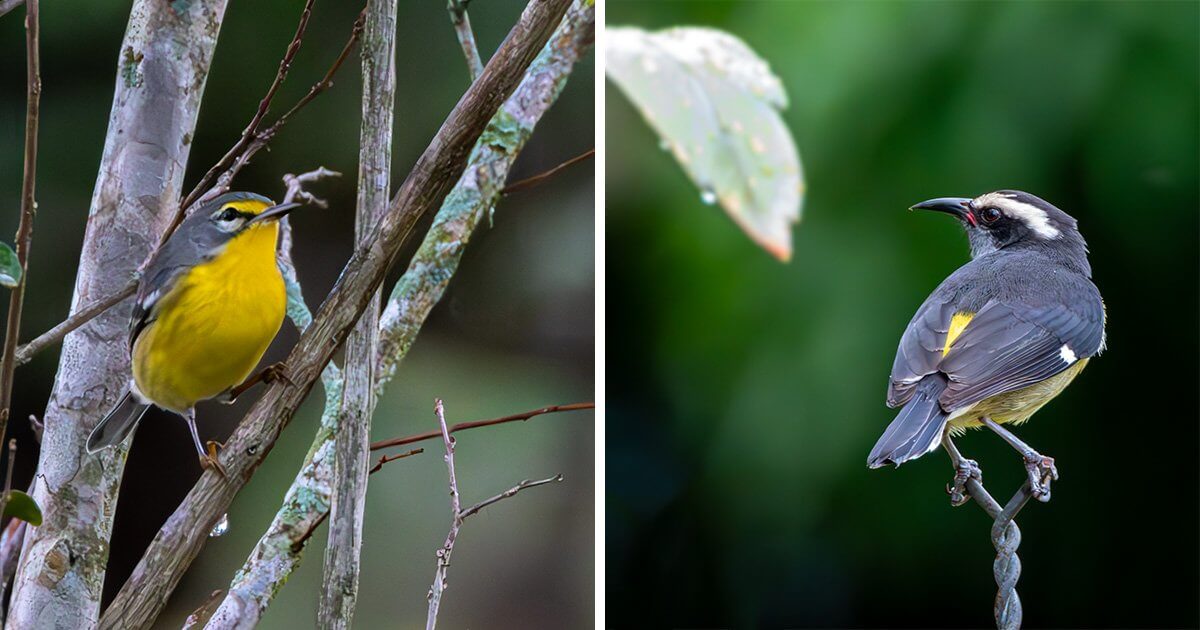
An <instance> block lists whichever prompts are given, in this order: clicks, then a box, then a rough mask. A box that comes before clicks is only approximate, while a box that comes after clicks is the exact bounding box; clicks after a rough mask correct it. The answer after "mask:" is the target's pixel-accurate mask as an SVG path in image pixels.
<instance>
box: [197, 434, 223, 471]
mask: <svg viewBox="0 0 1200 630" xmlns="http://www.w3.org/2000/svg"><path fill="white" fill-rule="evenodd" d="M206 446H207V447H208V452H207V453H206V454H204V455H201V456H200V467H201V468H205V469H208V468H212V469H213V470H215V471H217V474H219V475H221V477H222V478H227V477H228V476H229V475H227V474H225V468H224V467H222V466H221V460H220V459H218V457H217V454H218V452H219V451H220V449H221V448H222V447H223V446H224V445H223V444H221V443H220V442H216V441H213V440H209V441H208V442H207V444H206Z"/></svg>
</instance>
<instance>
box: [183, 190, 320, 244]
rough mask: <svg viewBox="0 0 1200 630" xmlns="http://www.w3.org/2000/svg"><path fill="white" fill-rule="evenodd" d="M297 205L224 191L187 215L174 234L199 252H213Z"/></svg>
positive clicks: (259, 196) (244, 193) (252, 194)
mask: <svg viewBox="0 0 1200 630" xmlns="http://www.w3.org/2000/svg"><path fill="white" fill-rule="evenodd" d="M299 206H300V204H298V203H287V204H281V205H278V206H277V205H275V202H273V201H271V200H270V199H268V198H266V197H264V196H262V195H256V194H254V193H250V192H231V193H225V194H223V195H221V196H219V197H217V198H215V199H213V200H211V201H207V202H205V203H204V204H203V205H201V206H200V207H199V208H197V209H196V210H195V211H194V212H192V213H191V214H189V215H188V217H187V219H185V220H184V221H183V223H182V224H180V226H179V230H178V231H177V232H176V234H177V235H180V236H184V237H186V238H187V240H188V241H190V242H191V243H192V244H194V245H196V246H197V247H199V248H200V249H201V250H202V251H213V250H216V249H217V248H219V247H221V246H222V245H224V244H225V243H228V242H229V241H230V240H232V239H233V238H234V237H236V236H237V235H239V234H242V233H244V232H245V231H246V230H249V229H251V228H253V227H255V226H258V225H263V224H265V223H268V222H271V221H274V220H277V219H280V218H282V217H284V216H286V215H287V214H288V213H289V212H291V211H292V210H293V209H295V208H297V207H299ZM172 238H174V237H172Z"/></svg>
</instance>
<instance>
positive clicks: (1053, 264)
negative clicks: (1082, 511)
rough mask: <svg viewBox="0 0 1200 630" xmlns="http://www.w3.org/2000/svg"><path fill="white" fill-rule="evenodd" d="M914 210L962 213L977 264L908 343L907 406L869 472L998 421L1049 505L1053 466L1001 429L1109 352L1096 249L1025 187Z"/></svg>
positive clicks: (908, 333)
mask: <svg viewBox="0 0 1200 630" xmlns="http://www.w3.org/2000/svg"><path fill="white" fill-rule="evenodd" d="M912 209H923V210H935V211H938V212H946V213H949V214H951V215H954V216H955V217H957V218H958V219H959V220H960V221H961V222H962V224H963V227H964V228H965V229H966V232H967V239H968V240H969V241H970V244H971V261H970V262H968V263H967V264H965V265H963V266H962V267H960V268H959V269H958V270H956V271H955V272H954V273H952V274H950V276H949V277H948V278H946V279H945V280H944V281H943V282H942V284H941V285H940V286H938V288H937V289H936V290H934V292H933V294H932V295H930V296H929V297H928V298H927V299H926V300H925V303H924V304H922V305H921V308H919V309H918V310H917V313H916V315H914V316H913V318H912V321H911V322H909V324H908V328H907V329H905V331H904V335H903V336H902V337H901V338H900V347H899V348H898V349H897V351H896V360H895V362H894V364H893V366H892V375H891V383H890V384H889V386H888V394H887V405H888V406H889V407H893V408H895V407H903V408H902V409H901V410H900V413H899V414H898V415H897V416H896V419H895V420H893V421H892V423H891V424H890V425H888V427H887V430H886V431H884V433H883V436H882V437H880V438H879V441H878V442H876V443H875V448H873V449H871V454H870V456H868V458H867V465H868V466H869V467H871V468H878V467H880V466H884V465H885V464H894V465H896V466H899V465H900V464H902V463H904V462H906V461H909V460H910V459H915V458H917V457H920V456H921V455H924V454H925V453H928V452H930V451H933V450H935V449H936V448H937V447H938V445H939V444H941V443H942V440H943V439H945V440H949V439H950V435H951V434H954V435H960V434H961V433H962V432H963V431H964V430H965V429H967V428H978V427H981V426H987V427H988V428H990V429H992V430H993V431H995V432H996V433H998V434H999V435H1000V436H1001V437H1003V438H1004V439H1005V441H1007V442H1008V443H1009V444H1011V445H1012V446H1013V447H1014V448H1016V449H1017V450H1018V451H1019V452H1021V454H1022V456H1023V457H1024V458H1025V463H1026V468H1027V469H1028V471H1029V479H1030V484H1031V489H1032V490H1033V495H1034V496H1035V497H1037V498H1038V499H1040V500H1043V501H1044V500H1047V499H1048V498H1049V492H1050V489H1049V482H1050V480H1051V479H1054V478H1057V471H1056V470H1055V469H1054V460H1053V459H1051V458H1048V457H1043V456H1042V455H1040V454H1039V453H1037V452H1036V451H1034V450H1033V449H1031V448H1029V447H1028V445H1026V444H1025V443H1024V442H1021V441H1020V440H1019V439H1017V437H1016V436H1015V435H1013V434H1012V433H1010V432H1009V431H1008V430H1007V429H1004V428H1003V427H1001V426H1000V425H1004V424H1013V425H1016V424H1020V423H1022V422H1025V421H1026V420H1028V419H1029V417H1030V416H1032V415H1033V414H1034V412H1036V411H1037V410H1038V409H1040V408H1041V407H1042V405H1045V404H1046V403H1047V402H1049V401H1050V400H1051V399H1052V398H1054V397H1055V396H1057V395H1058V394H1059V393H1060V392H1061V391H1062V390H1063V388H1065V387H1066V386H1067V385H1068V384H1069V383H1070V382H1071V380H1072V379H1074V378H1075V377H1076V376H1078V374H1079V372H1080V371H1082V370H1083V368H1084V366H1085V365H1087V362H1088V360H1089V359H1090V358H1091V357H1093V356H1095V355H1096V354H1099V353H1100V352H1101V351H1102V350H1103V349H1104V344H1105V334H1104V319H1105V312H1104V302H1103V301H1102V300H1101V298H1100V292H1099V290H1097V289H1096V285H1094V284H1093V283H1092V281H1091V276H1092V268H1091V265H1089V264H1088V259H1087V243H1085V242H1084V240H1083V237H1082V236H1081V235H1080V234H1079V230H1078V229H1077V227H1076V221H1075V219H1074V218H1072V217H1071V216H1070V215H1068V214H1067V213H1065V212H1063V211H1062V210H1059V209H1058V208H1056V207H1054V206H1053V205H1052V204H1050V203H1048V202H1046V201H1044V200H1042V199H1039V198H1038V197H1035V196H1033V195H1031V194H1029V193H1025V192H1020V191H1014V190H1001V191H997V192H992V193H988V194H986V195H982V196H980V197H976V198H975V199H964V198H958V197H944V198H940V199H931V200H929V201H924V202H922V203H919V204H917V205H915V206H913V207H912ZM943 436H944V437H943ZM968 461H969V460H968ZM970 463H971V464H973V462H970ZM956 481H959V482H961V480H958V479H957V478H956ZM960 497H961V495H960ZM961 500H965V498H963V499H961Z"/></svg>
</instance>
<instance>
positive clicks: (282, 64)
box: [167, 0, 315, 233]
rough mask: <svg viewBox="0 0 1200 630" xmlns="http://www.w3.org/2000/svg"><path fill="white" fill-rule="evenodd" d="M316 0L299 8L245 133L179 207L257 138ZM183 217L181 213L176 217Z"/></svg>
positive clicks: (202, 190) (183, 207) (201, 192)
mask: <svg viewBox="0 0 1200 630" xmlns="http://www.w3.org/2000/svg"><path fill="white" fill-rule="evenodd" d="M314 1H315V0H308V1H307V2H305V3H304V8H303V9H302V10H301V11H300V21H299V23H298V24H296V34H295V35H293V36H292V41H291V43H290V44H288V47H287V50H286V51H285V52H284V53H283V59H280V60H279V70H278V71H276V73H275V79H274V80H273V81H271V87H269V88H267V93H266V94H264V95H263V97H262V99H261V100H260V101H259V102H258V111H256V112H254V117H253V118H251V119H250V123H249V124H247V125H246V128H245V129H244V130H242V135H241V137H240V138H238V141H237V142H236V143H234V145H233V146H232V147H230V149H229V150H228V151H226V152H225V155H223V156H221V159H219V160H217V163H216V164H213V166H212V168H210V169H208V172H206V173H205V174H204V176H203V177H201V178H200V181H199V182H196V186H195V187H194V188H192V192H190V193H188V195H187V197H184V198H183V201H182V202H180V204H179V207H180V209H181V210H186V209H187V208H189V207H191V205H192V204H193V203H196V201H197V200H199V199H200V197H201V196H202V195H204V193H206V192H208V190H209V188H210V187H211V186H212V184H213V182H214V181H216V179H217V176H218V175H219V174H221V173H222V172H226V171H228V170H230V169H231V168H232V167H233V164H234V162H235V161H236V160H237V159H238V158H239V157H240V156H241V155H242V154H244V153H245V152H246V150H247V149H248V148H249V147H250V144H251V143H253V142H254V141H255V140H257V139H258V128H259V126H260V125H262V121H263V119H264V118H266V116H267V110H268V109H270V107H271V101H272V100H274V98H275V93H276V92H278V91H279V87H280V86H281V85H283V81H284V79H286V78H287V73H288V70H289V69H291V67H292V60H293V59H295V58H296V53H298V52H300V45H301V44H302V43H303V42H304V32H305V31H306V30H307V29H308V19H309V17H311V16H312V6H313V2H314ZM181 219H182V216H178V217H177V218H176V221H179V220H181ZM174 227H175V223H172V225H171V227H170V228H168V230H167V232H168V233H169V232H170V231H171V229H173V228H174Z"/></svg>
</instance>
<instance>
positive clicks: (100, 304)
mask: <svg viewBox="0 0 1200 630" xmlns="http://www.w3.org/2000/svg"><path fill="white" fill-rule="evenodd" d="M222 1H225V0H222ZM311 5H312V0H309V2H308V3H307V4H306V5H305V8H304V10H303V11H302V12H301V14H300V22H301V23H300V25H299V26H297V29H296V35H295V36H294V37H293V39H292V43H291V44H289V45H288V48H287V51H286V52H285V53H284V58H283V60H281V61H280V63H279V71H278V73H277V74H276V75H275V79H274V80H273V81H272V82H271V87H270V88H268V89H267V94H266V96H264V97H263V99H262V100H261V101H259V107H258V110H257V111H256V112H255V115H254V118H252V119H251V122H250V124H249V125H247V127H246V131H243V132H242V135H241V137H239V139H238V141H237V143H235V144H234V146H233V147H232V148H230V150H229V151H228V152H226V154H225V155H224V156H223V157H222V158H221V159H220V160H218V162H217V164H216V165H214V166H213V167H212V168H211V169H209V171H208V172H207V173H205V174H204V176H203V177H201V178H200V182H198V183H197V184H196V186H195V187H194V188H193V189H192V192H190V193H188V196H187V197H186V198H185V199H184V201H183V202H181V203H180V204H179V206H178V208H177V209H176V211H175V213H174V215H173V216H172V219H171V223H170V224H169V228H168V229H167V230H166V231H164V232H163V234H162V237H161V238H160V239H159V242H158V245H157V246H156V247H155V248H154V250H153V252H151V254H150V255H149V256H147V257H146V261H147V262H148V261H149V260H150V259H151V258H153V257H154V252H157V251H158V248H159V247H161V246H162V244H163V243H165V242H166V240H167V238H169V237H170V236H171V234H172V233H173V232H174V231H175V228H176V227H178V226H179V223H180V222H181V221H183V218H184V216H185V215H186V212H187V210H188V209H189V208H191V207H192V206H193V205H195V203H196V202H199V201H205V200H208V199H211V198H213V197H216V196H217V195H220V194H221V193H223V192H226V191H228V190H229V186H230V184H231V183H232V182H233V178H234V177H235V176H236V175H237V174H238V172H239V171H241V169H242V167H244V166H245V165H246V164H247V163H248V162H249V161H250V158H251V157H253V156H254V154H255V153H257V152H258V151H259V150H261V149H263V148H264V147H266V146H267V145H268V144H269V143H270V141H271V140H272V139H273V138H274V137H275V135H276V134H278V133H279V131H280V130H281V129H282V128H283V126H284V125H285V124H287V122H288V121H289V120H291V117H292V116H293V115H294V114H295V113H296V112H298V111H299V110H300V109H302V108H303V107H304V106H305V105H307V104H308V103H309V102H311V101H312V100H313V99H314V98H316V97H317V96H318V95H319V94H321V93H322V92H324V91H325V90H327V89H329V88H330V87H331V86H332V85H333V77H334V75H336V74H337V71H338V70H339V69H340V68H341V67H342V64H343V63H344V62H345V61H346V58H347V57H348V56H349V54H350V51H351V50H352V49H353V48H354V46H355V44H356V43H357V42H358V38H359V35H360V34H361V33H362V16H361V15H360V16H359V19H358V20H356V21H355V23H354V26H353V27H352V28H351V30H350V38H349V39H348V40H347V41H346V44H345V46H343V47H342V52H341V54H339V55H338V57H337V59H335V60H334V62H333V65H331V66H330V67H329V70H327V71H326V72H325V76H324V77H322V78H321V80H320V81H318V82H317V83H315V84H314V85H313V86H312V87H311V88H310V89H309V91H308V93H307V94H305V95H304V97H303V98H301V99H300V100H299V101H298V102H297V103H296V104H295V105H293V106H292V108H291V109H289V110H288V111H287V112H285V113H284V114H283V115H282V116H280V117H279V119H277V120H276V121H275V122H274V123H273V124H272V125H271V126H270V127H268V128H267V129H266V130H264V131H258V128H259V127H260V126H261V123H262V117H263V116H265V115H266V112H267V108H268V107H269V105H270V102H271V100H273V99H274V96H275V92H276V91H277V90H278V87H279V85H280V84H282V83H283V80H284V78H285V76H286V75H287V71H288V69H289V68H290V67H291V60H292V57H294V56H295V54H296V51H297V50H299V48H300V43H301V41H302V39H303V36H304V31H305V29H306V28H307V23H308V14H309V8H310V7H311ZM251 128H253V129H254V131H253V132H250V133H249V137H250V139H249V140H248V141H247V140H246V138H247V132H248V131H249V130H250V129H251ZM239 147H240V148H239ZM214 178H215V184H214V183H213V182H214ZM144 264H145V263H143V265H144ZM131 276H132V277H131V278H130V280H129V281H128V282H126V283H125V285H124V286H122V287H121V289H120V290H118V291H114V292H112V293H110V294H108V295H107V296H105V297H102V298H99V299H97V300H95V301H93V302H90V303H88V305H87V306H85V307H83V308H79V309H76V310H75V311H74V312H73V313H72V314H71V316H70V317H68V318H67V319H66V320H64V321H62V322H60V323H59V324H57V325H55V326H54V327H53V328H51V329H50V330H48V331H46V332H44V333H42V334H41V335H38V336H37V337H36V338H35V339H33V340H32V341H30V342H29V343H27V344H25V345H23V346H21V347H19V348H17V355H16V356H17V359H16V361H17V365H24V364H25V363H28V362H29V360H30V359H32V358H33V356H34V355H36V354H37V353H38V352H41V351H42V350H45V349H46V348H48V347H50V346H52V345H54V344H55V343H58V342H59V341H60V340H62V339H63V338H64V337H65V336H66V335H67V334H69V333H71V332H72V331H74V330H75V329H77V328H79V327H80V326H82V325H84V324H86V323H88V322H89V321H91V320H92V319H93V318H95V317H97V316H99V315H100V314H101V313H104V312H105V311H107V310H108V309H110V308H112V307H113V306H116V305H117V304H120V303H121V301H122V300H124V299H125V298H127V297H129V296H131V295H133V294H134V292H135V291H137V286H138V279H139V275H138V273H134V274H131Z"/></svg>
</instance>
